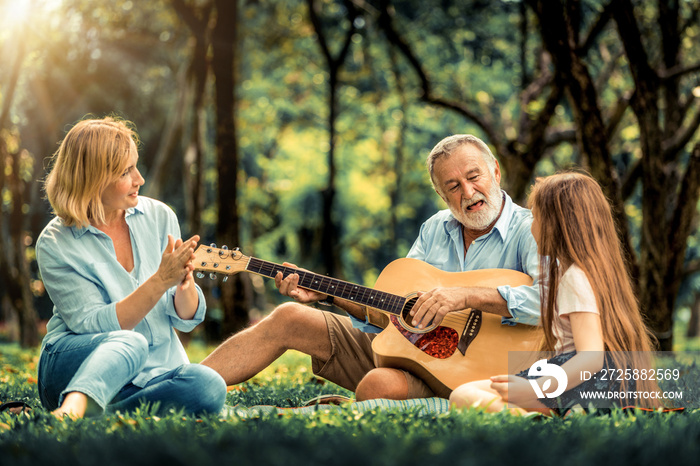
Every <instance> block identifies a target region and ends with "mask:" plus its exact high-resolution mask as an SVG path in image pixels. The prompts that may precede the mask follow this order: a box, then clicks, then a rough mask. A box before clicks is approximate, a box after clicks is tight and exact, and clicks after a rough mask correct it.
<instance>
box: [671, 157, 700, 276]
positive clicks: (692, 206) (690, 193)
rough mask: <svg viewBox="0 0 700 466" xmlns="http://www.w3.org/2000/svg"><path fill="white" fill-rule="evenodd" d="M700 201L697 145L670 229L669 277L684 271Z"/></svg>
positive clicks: (679, 194)
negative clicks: (688, 239)
mask: <svg viewBox="0 0 700 466" xmlns="http://www.w3.org/2000/svg"><path fill="white" fill-rule="evenodd" d="M698 199H700V143H697V144H696V145H695V147H694V148H693V151H692V152H691V153H690V158H689V159H688V167H687V168H686V171H685V175H684V176H683V181H682V183H681V188H680V191H679V193H678V203H677V205H676V209H675V211H674V214H673V220H672V223H671V228H670V236H671V238H670V240H671V241H670V242H671V257H672V258H673V259H672V262H671V264H670V265H671V267H669V269H670V271H673V270H675V271H676V274H673V272H671V273H668V274H667V276H674V275H675V276H680V274H681V273H682V270H683V260H684V257H685V250H686V248H687V238H688V236H689V235H690V231H691V226H692V221H693V218H694V216H695V212H696V210H697V204H698Z"/></svg>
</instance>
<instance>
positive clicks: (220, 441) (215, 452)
mask: <svg viewBox="0 0 700 466" xmlns="http://www.w3.org/2000/svg"><path fill="white" fill-rule="evenodd" d="M207 351H208V349H207V348H204V347H202V346H198V345H196V344H192V345H190V347H189V348H188V352H189V354H190V357H191V359H192V361H194V362H197V361H199V360H201V359H202V358H203V357H204V355H206V354H207ZM37 355H38V351H37V350H21V349H20V348H19V347H17V346H16V345H9V344H6V345H0V401H7V400H24V401H27V402H29V403H30V404H32V405H33V406H35V409H34V410H33V412H32V413H31V414H30V415H29V416H14V415H10V414H7V413H5V414H0V464H1V465H3V466H9V465H25V464H26V465H40V464H70V465H101V466H107V465H112V464H123V465H129V466H136V465H166V464H167V465H210V464H211V465H213V464H217V465H218V464H231V465H239V464H251V465H252V464H255V465H268V464H270V465H276V464H279V465H290V464H301V465H307V464H309V465H314V464H323V465H326V464H329V465H330V464H332V465H336V464H337V465H344V464H348V465H353V466H357V465H361V466H365V465H370V464H379V465H407V464H421V465H433V464H469V465H501V464H506V465H507V464H513V465H519V466H521V465H524V464H534V465H537V466H543V465H550V464H551V465H556V466H561V465H567V466H568V465H592V464H594V465H596V466H599V465H604V464H614V465H616V466H621V465H627V464H630V465H633V464H634V465H638V464H639V465H647V464H648V465H659V464H665V463H667V462H672V463H671V464H673V465H674V466H675V465H679V464H693V465H697V464H699V461H700V460H699V459H700V410H687V411H686V412H685V413H683V414H678V413H672V414H662V413H652V414H648V413H643V412H626V413H623V412H620V411H614V412H613V413H611V414H608V415H590V414H589V415H586V414H575V415H572V416H569V417H566V418H564V419H561V418H554V419H530V418H520V417H515V416H512V415H508V414H505V413H498V414H486V413H483V412H481V411H477V410H464V411H452V412H449V413H446V414H437V415H436V414H419V413H418V412H417V410H415V409H410V410H403V411H402V410H372V411H366V412H357V411H354V410H353V409H352V407H351V406H345V407H343V408H340V409H337V410H334V411H319V412H315V413H311V414H304V415H298V414H287V415H282V416H278V415H272V414H268V415H263V416H260V417H253V418H240V417H236V416H233V417H229V418H227V419H220V418H219V417H217V416H212V417H209V418H204V419H194V418H191V417H186V416H183V415H182V414H181V413H177V412H172V413H170V414H169V415H167V416H165V417H156V416H153V415H151V414H149V412H148V410H147V409H144V410H141V411H138V412H135V413H131V414H128V415H110V416H101V417H98V418H91V419H83V420H79V421H58V420H56V419H55V418H53V417H52V416H51V415H50V414H48V413H47V412H46V411H45V410H44V409H43V408H41V407H40V405H39V400H38V394H37V388H36V379H35V377H36V363H37ZM694 369H695V370H694V372H696V375H695V376H694V377H695V379H694V380H695V381H698V380H700V379H698V377H697V368H694ZM325 393H341V394H349V393H348V392H347V391H345V390H343V389H341V388H339V387H337V386H335V385H333V384H331V383H324V382H323V381H321V380H319V379H317V378H316V377H314V376H313V374H312V373H311V369H310V360H309V359H308V358H307V357H305V356H303V355H300V354H298V353H291V352H290V353H287V354H286V355H284V356H283V357H282V358H280V360H278V361H277V362H276V363H275V364H274V365H273V366H271V367H270V368H268V369H267V370H265V371H264V372H263V373H261V374H260V375H258V376H257V377H255V378H254V379H252V380H251V381H249V382H247V383H245V384H243V385H241V386H239V387H237V389H235V390H231V391H230V392H229V394H228V403H229V404H231V405H235V404H239V405H243V406H252V405H259V404H274V405H277V406H283V407H293V406H300V405H301V404H302V403H303V401H304V400H307V399H309V398H312V397H314V396H317V395H319V394H325ZM448 462H449V463H448Z"/></svg>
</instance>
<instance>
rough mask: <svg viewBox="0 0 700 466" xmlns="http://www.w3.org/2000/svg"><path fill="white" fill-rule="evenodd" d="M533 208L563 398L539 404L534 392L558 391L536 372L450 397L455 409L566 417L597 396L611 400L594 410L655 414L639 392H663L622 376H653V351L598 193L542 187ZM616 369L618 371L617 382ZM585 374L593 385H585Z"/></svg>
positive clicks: (561, 178)
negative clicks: (640, 372) (635, 372)
mask: <svg viewBox="0 0 700 466" xmlns="http://www.w3.org/2000/svg"><path fill="white" fill-rule="evenodd" d="M528 207H529V208H530V209H531V210H532V215H533V222H532V235H533V236H534V238H535V240H536V241H537V246H538V250H539V254H540V255H541V256H542V257H543V259H544V260H542V261H540V269H541V273H540V276H543V277H549V283H548V286H547V285H546V284H544V283H543V282H541V285H540V291H541V295H542V319H541V322H542V327H543V330H544V341H543V345H542V349H543V350H544V351H553V352H554V353H555V356H554V357H553V358H551V359H550V360H549V361H547V362H548V363H549V364H556V365H557V366H561V369H563V370H564V372H565V373H566V376H567V381H568V384H567V386H566V390H567V391H565V392H564V393H562V394H561V395H560V396H558V397H555V398H547V397H541V398H538V397H537V393H536V391H535V387H534V386H532V385H531V382H533V381H536V382H535V383H537V384H538V386H539V388H540V396H542V395H543V394H544V393H547V392H548V391H549V392H552V391H553V390H554V389H555V388H556V386H557V384H556V382H554V381H553V380H551V379H550V378H549V377H536V376H533V375H532V374H533V372H534V373H536V370H537V368H538V367H541V366H543V364H539V365H533V366H532V367H533V368H534V369H531V370H530V371H528V370H525V371H523V372H520V373H518V374H517V375H510V376H509V375H499V376H495V377H491V379H490V380H481V381H476V382H471V383H467V384H464V385H462V386H460V387H458V388H457V389H456V390H454V391H453V392H452V394H451V396H450V401H451V402H452V403H453V404H454V405H456V406H458V407H461V406H480V405H481V406H484V407H486V409H487V410H489V411H500V410H501V409H503V408H504V407H506V404H507V406H508V407H509V408H512V409H513V410H515V411H517V412H523V411H539V412H542V413H544V414H552V413H555V414H560V413H564V412H565V411H566V410H568V409H569V408H571V407H573V406H574V405H576V404H577V403H580V404H581V405H583V406H584V407H585V405H586V404H587V403H588V401H586V400H584V399H582V396H581V393H582V392H584V391H589V392H590V391H597V392H605V393H608V392H610V393H613V397H609V398H608V399H607V400H601V399H599V400H592V401H591V403H593V404H594V405H597V406H601V404H602V403H603V402H612V403H611V404H612V405H620V404H622V405H623V406H625V405H627V404H643V405H645V406H653V405H654V404H655V403H654V402H653V400H644V399H642V400H638V399H634V398H632V397H630V396H628V395H629V392H631V391H634V390H639V391H656V390H657V388H656V387H655V386H654V383H653V382H652V381H648V380H637V381H636V382H635V381H634V380H625V376H624V374H625V370H626V369H634V368H637V369H643V368H651V366H650V358H649V353H648V352H649V351H651V341H650V336H649V333H648V332H647V329H646V327H645V326H644V323H643V322H642V318H641V315H640V313H639V308H638V305H637V301H636V299H635V295H634V292H633V289H632V284H631V282H630V278H629V276H628V274H627V269H626V267H625V261H624V259H623V257H622V253H621V251H620V243H619V240H618V237H617V234H616V229H615V224H614V222H613V217H612V213H611V210H610V206H609V204H608V202H607V199H606V198H605V195H604V194H603V192H602V190H601V188H600V186H599V185H598V183H597V182H596V181H595V180H593V179H592V178H591V177H589V176H586V175H583V174H580V173H563V174H557V175H553V176H550V177H547V178H540V179H538V180H537V182H536V183H535V186H534V187H533V190H532V193H531V194H530V198H529V205H528ZM603 368H605V369H606V370H605V371H603V372H599V371H601V369H603ZM614 368H616V369H621V370H618V371H616V372H615V373H613V372H612V369H614ZM528 373H529V374H528ZM581 374H590V377H585V379H586V380H582V377H581ZM621 374H622V375H623V376H622V377H619V376H620V375H621ZM528 379H530V380H528ZM610 379H612V381H611V380H610ZM635 385H636V386H635ZM555 391H556V390H555ZM608 395H609V393H608ZM619 395H626V396H623V397H620V396H619ZM610 398H612V399H610Z"/></svg>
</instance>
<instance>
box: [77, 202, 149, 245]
mask: <svg viewBox="0 0 700 466" xmlns="http://www.w3.org/2000/svg"><path fill="white" fill-rule="evenodd" d="M136 213H138V214H142V213H143V206H142V205H141V201H140V200H139V203H138V204H136V207H129V208H128V209H126V215H125V216H124V217H125V218H128V217H130V216H131V215H133V214H136ZM70 229H71V231H72V232H73V236H74V237H76V238H80V237H82V236H83V235H84V234H85V233H87V232H88V231H89V232H90V233H93V234H99V232H100V230H98V229H97V228H95V227H94V226H92V225H88V226H73V227H70Z"/></svg>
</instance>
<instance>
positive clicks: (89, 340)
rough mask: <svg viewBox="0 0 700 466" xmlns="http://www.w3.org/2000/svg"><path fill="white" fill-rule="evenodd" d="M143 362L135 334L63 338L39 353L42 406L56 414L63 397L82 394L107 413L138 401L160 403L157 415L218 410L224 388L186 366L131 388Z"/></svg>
mask: <svg viewBox="0 0 700 466" xmlns="http://www.w3.org/2000/svg"><path fill="white" fill-rule="evenodd" d="M147 358H148V342H147V341H146V339H145V338H144V337H143V335H141V334H140V333H137V332H132V331H129V330H119V331H115V332H108V333H98V334H89V335H75V334H70V335H66V336H64V337H62V338H60V339H59V340H58V341H56V342H54V343H51V344H47V345H45V346H44V348H43V350H42V352H41V357H40V359H39V369H38V372H39V397H40V399H41V403H42V404H43V405H44V407H45V408H47V409H49V410H54V409H56V408H58V407H59V406H60V405H61V403H62V402H63V397H64V396H65V395H66V394H68V393H70V392H80V393H83V394H85V395H87V396H88V397H89V398H90V399H91V400H93V401H94V402H95V403H96V404H97V405H99V407H100V408H101V409H102V410H103V411H109V412H112V411H117V410H119V411H123V412H124V411H132V410H134V409H136V408H137V407H138V406H139V405H140V404H141V402H147V403H151V404H155V403H159V409H158V412H159V413H165V412H167V410H168V409H169V408H175V409H181V408H184V410H185V412H186V413H188V414H194V415H198V414H204V413H219V412H220V411H221V409H222V408H223V405H224V401H225V399H226V383H225V382H224V380H223V379H222V378H221V376H220V375H219V374H218V373H217V372H216V371H214V370H213V369H210V368H209V367H206V366H202V365H199V364H184V365H182V366H180V367H177V368H175V369H173V370H171V371H169V372H166V373H165V374H162V375H159V376H157V377H155V378H153V379H151V380H150V381H149V382H148V383H147V384H146V386H145V387H137V386H135V385H133V384H131V383H130V382H131V381H132V380H133V379H134V377H136V375H137V374H138V373H139V372H140V371H141V369H143V367H144V365H145V364H146V359H147ZM88 414H90V413H88Z"/></svg>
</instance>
